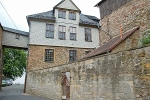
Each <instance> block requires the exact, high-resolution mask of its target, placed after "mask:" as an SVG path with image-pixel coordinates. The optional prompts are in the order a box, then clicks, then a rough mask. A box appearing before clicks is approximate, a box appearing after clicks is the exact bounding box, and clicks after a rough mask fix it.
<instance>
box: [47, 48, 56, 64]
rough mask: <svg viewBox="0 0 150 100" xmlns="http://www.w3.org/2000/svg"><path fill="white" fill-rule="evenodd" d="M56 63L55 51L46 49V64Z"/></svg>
mask: <svg viewBox="0 0 150 100" xmlns="http://www.w3.org/2000/svg"><path fill="white" fill-rule="evenodd" d="M53 61H54V50H52V49H46V50H45V62H53Z"/></svg>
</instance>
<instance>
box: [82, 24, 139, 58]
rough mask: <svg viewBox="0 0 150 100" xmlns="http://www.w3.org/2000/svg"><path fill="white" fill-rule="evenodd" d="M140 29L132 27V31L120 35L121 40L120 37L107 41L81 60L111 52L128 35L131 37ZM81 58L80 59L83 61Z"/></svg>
mask: <svg viewBox="0 0 150 100" xmlns="http://www.w3.org/2000/svg"><path fill="white" fill-rule="evenodd" d="M139 28H140V27H139V26H138V27H134V28H133V29H131V30H129V31H127V32H126V33H124V34H123V35H122V38H120V36H117V37H114V38H112V39H111V40H109V41H108V42H107V43H105V44H104V45H102V46H101V47H99V48H97V49H95V50H93V51H91V52H90V53H88V54H87V55H86V56H84V57H83V58H89V57H93V56H97V55H101V54H104V53H107V52H110V51H111V50H113V49H114V48H115V47H116V46H117V45H119V44H120V43H121V42H122V41H124V40H125V39H126V38H128V37H129V36H130V35H132V34H133V33H134V32H135V31H136V30H138V29H139ZM83 58H82V59H83Z"/></svg>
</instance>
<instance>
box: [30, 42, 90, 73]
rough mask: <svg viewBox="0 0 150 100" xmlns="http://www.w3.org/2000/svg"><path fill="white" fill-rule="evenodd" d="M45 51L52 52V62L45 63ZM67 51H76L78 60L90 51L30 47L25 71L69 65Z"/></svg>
mask: <svg viewBox="0 0 150 100" xmlns="http://www.w3.org/2000/svg"><path fill="white" fill-rule="evenodd" d="M45 49H53V50H54V62H52V63H50V62H45ZM69 50H77V60H78V59H80V58H81V57H82V56H84V55H85V51H88V50H91V49H81V48H68V47H52V46H35V45H30V46H29V49H28V52H29V54H28V65H27V66H28V67H27V68H28V69H27V70H28V71H31V70H39V69H45V68H49V67H54V66H58V65H62V64H66V63H69Z"/></svg>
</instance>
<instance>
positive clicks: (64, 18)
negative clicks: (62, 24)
mask: <svg viewBox="0 0 150 100" xmlns="http://www.w3.org/2000/svg"><path fill="white" fill-rule="evenodd" d="M58 18H61V19H66V18H63V17H58Z"/></svg>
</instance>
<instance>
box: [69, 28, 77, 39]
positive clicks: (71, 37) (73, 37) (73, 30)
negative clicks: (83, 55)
mask: <svg viewBox="0 0 150 100" xmlns="http://www.w3.org/2000/svg"><path fill="white" fill-rule="evenodd" d="M70 40H76V27H70Z"/></svg>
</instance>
